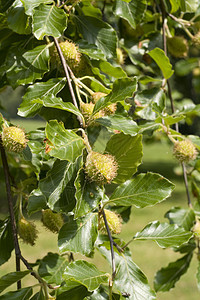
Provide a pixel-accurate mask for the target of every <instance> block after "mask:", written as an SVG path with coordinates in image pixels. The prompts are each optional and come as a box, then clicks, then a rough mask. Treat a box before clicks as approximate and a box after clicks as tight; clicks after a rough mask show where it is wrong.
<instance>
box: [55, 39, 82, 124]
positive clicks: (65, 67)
mask: <svg viewBox="0 0 200 300" xmlns="http://www.w3.org/2000/svg"><path fill="white" fill-rule="evenodd" d="M53 40H54V44H55V46H56V48H57V51H58V54H59V56H60V60H61V63H62V66H63V69H64V72H65V76H66V78H67V82H68V86H69V91H70V94H71V97H72V101H73V104H74V106H75V107H76V108H78V104H77V101H76V97H75V94H74V90H73V87H72V83H71V79H70V76H69V72H68V65H67V63H66V60H65V58H64V56H63V53H62V50H61V49H60V45H59V43H58V40H57V39H56V38H53ZM77 120H78V121H79V123H80V125H81V127H83V120H82V118H81V117H80V116H77Z"/></svg>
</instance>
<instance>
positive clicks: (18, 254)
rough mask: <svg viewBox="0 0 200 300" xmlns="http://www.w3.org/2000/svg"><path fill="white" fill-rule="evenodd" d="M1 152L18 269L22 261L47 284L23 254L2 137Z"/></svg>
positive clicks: (19, 285)
mask: <svg viewBox="0 0 200 300" xmlns="http://www.w3.org/2000/svg"><path fill="white" fill-rule="evenodd" d="M0 152H1V159H2V164H3V172H4V177H5V183H6V193H7V200H8V208H9V214H10V221H11V228H12V235H13V241H14V248H15V257H16V271H20V261H22V262H23V263H24V265H25V266H26V268H27V269H28V270H30V271H31V273H30V274H31V275H32V276H34V277H35V278H36V279H37V280H38V281H39V282H40V283H42V284H43V285H44V284H46V283H45V282H44V280H43V279H42V278H40V276H39V275H38V274H37V273H36V272H35V271H33V268H32V267H31V266H30V264H29V263H28V261H27V260H26V259H25V258H24V257H23V256H22V254H21V250H20V246H19V241H18V236H17V226H16V219H15V213H14V207H13V198H12V192H11V185H10V175H9V166H8V161H7V157H6V152H5V149H4V147H3V144H2V139H1V137H0ZM20 288H21V281H18V282H17V289H20Z"/></svg>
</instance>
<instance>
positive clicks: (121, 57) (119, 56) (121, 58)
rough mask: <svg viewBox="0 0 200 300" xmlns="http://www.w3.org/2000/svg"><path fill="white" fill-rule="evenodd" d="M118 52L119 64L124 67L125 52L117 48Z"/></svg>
mask: <svg viewBox="0 0 200 300" xmlns="http://www.w3.org/2000/svg"><path fill="white" fill-rule="evenodd" d="M116 52H117V63H118V64H119V65H123V64H124V61H125V55H124V52H123V50H122V49H121V48H117V49H116Z"/></svg>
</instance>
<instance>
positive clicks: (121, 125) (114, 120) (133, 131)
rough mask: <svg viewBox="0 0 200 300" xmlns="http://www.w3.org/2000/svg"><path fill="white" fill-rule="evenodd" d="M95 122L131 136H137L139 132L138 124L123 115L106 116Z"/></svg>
mask: <svg viewBox="0 0 200 300" xmlns="http://www.w3.org/2000/svg"><path fill="white" fill-rule="evenodd" d="M95 121H96V122H97V123H99V124H101V125H103V126H105V127H107V128H110V129H113V130H118V131H121V132H123V133H124V134H129V135H131V136H135V135H137V134H138V131H139V128H138V125H137V123H136V122H134V121H133V120H132V119H131V118H128V117H124V116H123V115H117V114H115V115H113V116H112V115H111V116H105V117H103V118H99V119H97V120H95Z"/></svg>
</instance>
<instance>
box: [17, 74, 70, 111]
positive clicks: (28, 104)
mask: <svg viewBox="0 0 200 300" xmlns="http://www.w3.org/2000/svg"><path fill="white" fill-rule="evenodd" d="M65 83H66V79H65V78H51V79H49V80H48V81H46V82H37V83H35V84H33V85H31V86H29V87H28V88H27V90H26V93H25V95H24V96H23V101H22V103H21V105H20V107H19V109H18V115H19V116H21V117H33V116H34V115H35V114H36V113H37V112H38V111H39V110H40V109H41V107H42V104H40V103H35V102H34V100H35V99H41V100H42V99H43V98H45V99H46V98H48V97H51V96H53V95H54V96H56V95H57V94H58V93H59V92H60V91H61V90H62V89H63V88H64V86H65Z"/></svg>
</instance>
